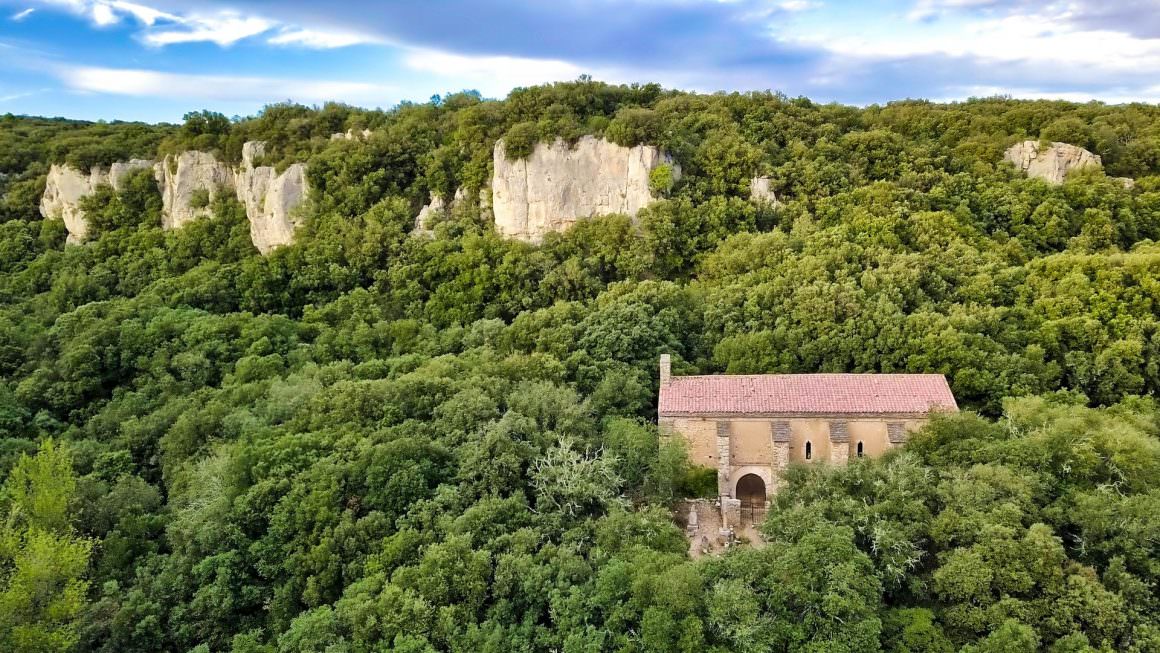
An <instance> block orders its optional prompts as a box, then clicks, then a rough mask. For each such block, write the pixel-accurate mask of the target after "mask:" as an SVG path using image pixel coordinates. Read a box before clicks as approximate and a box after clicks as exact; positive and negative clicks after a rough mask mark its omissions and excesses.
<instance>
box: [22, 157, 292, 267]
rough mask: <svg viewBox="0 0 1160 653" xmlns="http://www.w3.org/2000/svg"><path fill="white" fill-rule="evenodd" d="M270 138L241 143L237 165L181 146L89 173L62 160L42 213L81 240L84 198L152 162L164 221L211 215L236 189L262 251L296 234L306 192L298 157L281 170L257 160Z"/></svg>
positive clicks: (169, 224)
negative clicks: (157, 160) (158, 158)
mask: <svg viewBox="0 0 1160 653" xmlns="http://www.w3.org/2000/svg"><path fill="white" fill-rule="evenodd" d="M265 148H266V144H265V143H264V142H262V141H251V142H248V143H246V144H245V145H243V146H242V165H241V166H240V167H238V168H237V169H236V170H235V169H234V168H232V167H231V166H229V165H226V164H225V163H222V162H220V161H218V160H217V159H216V158H215V157H214V156H213V155H212V154H208V153H206V152H196V151H189V152H182V153H181V154H180V155H178V156H172V155H170V156H167V157H165V160H163V161H161V162H160V163H156V164H155V163H154V162H152V161H144V160H140V159H134V160H132V161H125V162H118V163H114V164H113V165H112V166H110V167H109V169H108V170H107V171H106V170H104V169H101V168H93V169H92V171H91V172H90V173H89V174H88V175H85V174H83V173H81V172H80V171H78V170H76V169H74V168H71V167H69V166H64V165H54V166H52V168H51V169H50V170H49V173H48V181H47V184H46V185H45V189H44V195H43V197H41V200H40V213H41V215H43V216H45V217H59V218H61V219H63V220H64V223H65V227H66V228H67V229H68V232H69V237H68V242H70V243H74V244H75V243H80V242H83V241H84V239H85V237H86V236H87V235H88V223H87V222H86V221H85V218H84V212H83V211H82V210H81V208H80V201H81V199H82V198H84V197H86V196H88V195H91V194H92V193H93V191H94V190H96V188H97V187H98V186H100V185H102V184H108V185H110V186H112V187H113V189H114V190H118V191H119V190H121V186H122V183H123V181H124V179H125V177H126V176H127V175H128V174H129V173H130V172H133V171H134V170H141V169H147V168H152V169H153V177H154V179H155V180H156V181H157V189H158V191H159V192H160V193H161V201H162V215H161V226H162V227H163V228H165V229H176V228H178V227H181V226H183V225H185V224H186V223H188V222H190V221H192V220H196V219H197V218H200V217H203V216H206V215H209V214H210V212H211V210H212V209H211V206H210V204H211V203H212V202H213V201H214V200H215V199H217V198H218V197H219V196H220V195H221V194H222V193H229V194H236V196H237V198H238V201H239V202H241V203H242V205H243V206H245V207H246V217H247V218H248V219H249V221H250V238H251V239H252V240H253V242H254V246H255V247H257V248H258V251H260V252H262V253H263V254H265V253H267V252H269V251H270V250H271V249H273V248H275V247H278V246H280V245H285V244H288V243H289V242H291V241H292V240H293V237H294V230H295V228H296V227H297V226H298V224H297V220H296V219H295V217H294V210H295V209H296V208H297V207H298V206H299V205H300V204H301V203H302V202H303V201H305V200H306V198H307V194H308V191H309V189H308V184H307V181H306V166H305V165H304V164H301V163H295V164H293V165H291V166H290V167H289V168H287V169H286V170H285V171H283V172H282V174H278V173H277V171H275V169H274V168H273V167H271V166H259V165H255V164H256V163H258V162H259V161H260V159H261V158H262V156H263V155H264V154H265Z"/></svg>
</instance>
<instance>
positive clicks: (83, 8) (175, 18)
mask: <svg viewBox="0 0 1160 653" xmlns="http://www.w3.org/2000/svg"><path fill="white" fill-rule="evenodd" d="M41 2H42V3H43V4H46V5H48V6H51V7H56V8H59V9H64V10H66V11H69V12H71V13H73V14H76V15H79V16H84V17H85V18H87V19H89V20H91V21H92V22H93V24H94V25H96V26H98V27H106V26H109V25H114V24H117V23H119V22H121V20H122V19H124V18H132V19H133V20H135V21H137V22H138V23H140V24H141V25H142V26H143V27H144V29H143V30H142V31H141V33H140V34H139V35H138V36H139V38H140V40H141V41H142V42H143V43H145V44H146V45H151V46H155V47H164V46H167V45H174V44H178V43H216V44H218V45H220V46H223V47H225V46H228V45H233V44H234V43H237V42H238V41H241V40H244V39H248V38H253V37H255V36H259V35H262V34H265V33H268V32H271V31H273V30H275V29H278V30H280V31H279V33H277V34H275V35H273V36H271V37H270V38H269V39H268V40H267V42H268V43H271V44H273V45H287V46H298V47H307V48H314V49H329V48H341V47H346V46H349V45H355V44H358V43H375V42H380V41H377V40H375V39H373V38H371V37H368V36H364V35H360V34H356V33H355V32H352V31H347V30H328V29H322V28H310V29H306V28H302V27H299V26H295V25H290V24H287V23H283V22H280V21H277V20H272V19H269V18H265V17H263V16H260V15H258V14H252V13H249V14H243V13H240V12H237V11H233V10H223V11H217V12H209V11H197V10H193V11H188V12H181V13H173V12H169V11H163V10H161V9H157V8H156V7H153V6H149V5H145V4H141V3H139V2H131V1H129V0H41ZM31 11H32V10H31V9H29V10H28V12H31ZM14 19H16V18H15V17H14ZM16 20H18V19H16Z"/></svg>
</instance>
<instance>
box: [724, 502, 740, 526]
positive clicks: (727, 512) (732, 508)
mask: <svg viewBox="0 0 1160 653" xmlns="http://www.w3.org/2000/svg"><path fill="white" fill-rule="evenodd" d="M740 525H741V499H730V498H727V497H721V534H722V535H725V534H726V533H728V532H730V531H732V530H733V528H734V527H736V526H740Z"/></svg>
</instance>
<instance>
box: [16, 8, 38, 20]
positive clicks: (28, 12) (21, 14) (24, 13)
mask: <svg viewBox="0 0 1160 653" xmlns="http://www.w3.org/2000/svg"><path fill="white" fill-rule="evenodd" d="M34 11H36V9H34V8H32V7H29V8H28V9H25V10H24V11H18V12H16V13H14V14H12V16H10V17H9V20H12V21H13V22H16V23H19V22H20V21H22V20H24V19H25V18H28V17H29V16H31V15H32V12H34Z"/></svg>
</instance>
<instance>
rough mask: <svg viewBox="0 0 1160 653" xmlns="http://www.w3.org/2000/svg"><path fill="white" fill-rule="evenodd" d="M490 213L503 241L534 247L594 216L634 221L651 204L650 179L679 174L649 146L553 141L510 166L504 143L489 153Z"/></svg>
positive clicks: (589, 138)
mask: <svg viewBox="0 0 1160 653" xmlns="http://www.w3.org/2000/svg"><path fill="white" fill-rule="evenodd" d="M493 163H494V171H493V175H492V183H491V190H492V209H493V211H494V214H495V226H496V229H497V230H498V231H499V232H500V233H501V234H502V235H504V236H507V237H510V238H517V239H519V240H524V241H528V242H533V243H538V242H540V241H541V240H542V239H543V237H544V235H545V234H547V233H548V232H552V231H562V230H564V229H567V228H568V227H569V226H571V225H572V224H574V223H576V222H577V221H579V220H582V219H584V218H588V217H591V216H597V215H608V214H612V213H623V214H627V215H630V216H633V215H636V213H637V212H638V211H640V209H642V208H644V207H645V206H646V205H647V204H648V203H649V202H651V201H652V200H653V197H652V193H650V192H649V173H651V172H652V171H653V170H654V169H656V168H657V167H659V166H662V165H672V166H673V173H674V174H673V177H674V179H675V178H676V177H678V176H679V174H680V168H679V166H677V165H676V164H675V163H674V162H673V160H672V158H671V157H669V156H668V155H667V154H665V153H664V152H662V151H661V150H660V149H659V148H657V147H654V146H650V145H637V146H636V147H622V146H620V145H616V144H615V143H611V142H609V141H607V140H604V139H598V138H595V137H593V136H585V137H583V138H581V139H580V140H579V141H578V142H577V143H576V145H575V146H574V147H569V145H568V143H566V142H565V141H563V140H561V139H557V140H556V141H555V142H554V143H550V144H549V143H539V144H537V145H536V147H535V149H534V150H533V151H532V153H531V155H529V156H528V158H526V159H519V160H514V161H513V160H509V159H508V158H507V153H506V151H505V148H504V142H503V140H500V141H497V142H496V144H495V150H494V152H493Z"/></svg>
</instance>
